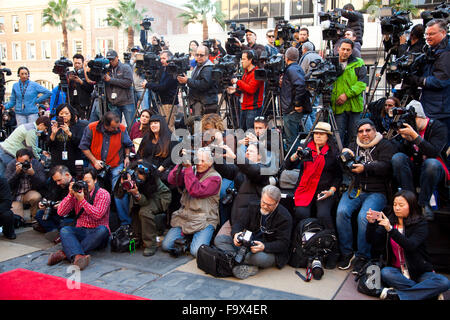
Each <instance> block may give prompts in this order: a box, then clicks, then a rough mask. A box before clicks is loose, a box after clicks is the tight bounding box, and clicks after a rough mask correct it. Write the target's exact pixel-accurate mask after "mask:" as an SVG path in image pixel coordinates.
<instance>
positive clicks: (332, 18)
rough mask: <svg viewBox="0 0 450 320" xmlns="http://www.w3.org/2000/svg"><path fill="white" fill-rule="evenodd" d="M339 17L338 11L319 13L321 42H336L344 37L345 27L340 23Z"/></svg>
mask: <svg viewBox="0 0 450 320" xmlns="http://www.w3.org/2000/svg"><path fill="white" fill-rule="evenodd" d="M341 17H342V16H341V13H340V11H327V12H319V20H320V26H321V28H322V38H323V40H326V41H337V40H338V39H339V38H342V37H343V36H344V31H345V28H346V25H345V24H342V23H341V21H340V19H341Z"/></svg>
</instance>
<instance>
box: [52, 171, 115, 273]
mask: <svg viewBox="0 0 450 320" xmlns="http://www.w3.org/2000/svg"><path fill="white" fill-rule="evenodd" d="M110 204H111V197H110V195H109V193H108V191H106V190H105V189H102V188H100V187H99V186H98V185H97V171H96V170H95V169H93V168H87V169H85V170H84V174H83V180H80V181H76V182H71V183H70V186H69V194H68V195H67V196H66V197H65V198H64V199H63V200H62V201H61V203H60V205H59V206H58V215H60V216H66V215H67V214H69V213H70V212H71V211H72V210H75V214H76V219H77V220H76V221H77V223H76V226H75V227H74V226H66V227H63V228H61V231H60V234H61V242H62V248H63V249H62V250H58V251H56V252H54V253H53V254H51V255H50V257H49V259H48V262H47V264H48V265H49V266H52V265H54V264H57V263H59V262H61V261H63V260H64V259H68V260H70V261H71V262H72V263H73V264H74V265H76V266H78V267H79V268H80V270H83V269H84V268H86V267H87V266H88V264H89V261H90V259H91V256H90V255H89V254H87V253H88V252H90V251H92V250H95V249H100V248H104V247H106V245H107V244H108V240H109V235H110V230H109V207H110Z"/></svg>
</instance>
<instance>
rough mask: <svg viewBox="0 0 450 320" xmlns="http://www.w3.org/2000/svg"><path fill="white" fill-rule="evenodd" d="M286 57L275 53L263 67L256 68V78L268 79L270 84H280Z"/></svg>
mask: <svg viewBox="0 0 450 320" xmlns="http://www.w3.org/2000/svg"><path fill="white" fill-rule="evenodd" d="M284 69H285V66H284V59H283V56H282V55H281V54H280V55H273V56H271V57H270V58H269V59H268V61H266V63H265V64H264V68H263V69H257V70H255V79H256V80H262V81H268V82H269V84H275V85H276V86H278V82H279V80H280V76H281V75H282V74H283V73H284Z"/></svg>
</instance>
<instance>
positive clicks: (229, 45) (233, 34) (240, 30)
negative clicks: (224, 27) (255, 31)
mask: <svg viewBox="0 0 450 320" xmlns="http://www.w3.org/2000/svg"><path fill="white" fill-rule="evenodd" d="M230 29H231V31H229V32H228V36H229V37H228V39H227V41H226V42H225V50H226V51H227V54H229V55H234V56H240V55H241V54H242V47H241V46H240V45H239V43H238V42H237V41H236V39H237V40H239V42H240V43H241V44H242V43H244V41H245V40H244V38H245V30H246V29H245V25H243V24H242V23H241V24H239V26H236V22H231V23H230Z"/></svg>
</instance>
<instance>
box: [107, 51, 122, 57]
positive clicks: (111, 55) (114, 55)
mask: <svg viewBox="0 0 450 320" xmlns="http://www.w3.org/2000/svg"><path fill="white" fill-rule="evenodd" d="M118 56H119V55H118V54H117V52H116V51H115V50H108V52H107V53H106V59H114V58H115V57H118Z"/></svg>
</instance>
